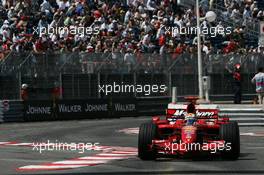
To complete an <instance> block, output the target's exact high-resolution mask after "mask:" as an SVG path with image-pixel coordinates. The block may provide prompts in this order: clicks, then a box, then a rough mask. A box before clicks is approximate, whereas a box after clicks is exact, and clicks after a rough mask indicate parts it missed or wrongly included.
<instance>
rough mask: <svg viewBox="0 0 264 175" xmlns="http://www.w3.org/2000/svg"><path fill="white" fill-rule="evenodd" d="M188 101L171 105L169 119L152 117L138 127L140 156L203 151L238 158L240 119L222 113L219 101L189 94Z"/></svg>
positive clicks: (154, 157) (180, 154) (141, 157)
mask: <svg viewBox="0 0 264 175" xmlns="http://www.w3.org/2000/svg"><path fill="white" fill-rule="evenodd" d="M187 100H188V101H189V102H188V104H173V103H170V104H169V105H168V109H167V114H166V119H163V120H162V119H161V118H160V117H159V116H158V117H153V118H152V121H151V122H148V123H143V124H141V126H140V129H139V136H138V156H139V158H140V159H142V160H154V159H156V158H158V157H166V156H167V157H168V156H169V157H171V156H176V157H177V156H179V157H181V156H182V157H184V156H187V155H189V156H190V157H193V156H195V155H199V154H200V153H205V154H206V153H209V154H214V155H220V156H221V157H222V158H224V159H229V160H236V159H238V157H239V154H240V135H239V127H238V124H237V122H231V121H229V118H227V117H220V116H219V109H218V106H217V105H212V104H200V105H198V104H196V100H197V98H193V97H191V98H187Z"/></svg>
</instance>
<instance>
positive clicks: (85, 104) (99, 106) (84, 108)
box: [55, 99, 111, 120]
mask: <svg viewBox="0 0 264 175" xmlns="http://www.w3.org/2000/svg"><path fill="white" fill-rule="evenodd" d="M110 110H111V108H110V106H109V102H108V100H107V99H89V100H60V101H58V103H57V107H56V112H55V113H56V114H57V115H58V116H57V117H58V119H62V120H65V119H85V118H107V117H108V116H109V112H110Z"/></svg>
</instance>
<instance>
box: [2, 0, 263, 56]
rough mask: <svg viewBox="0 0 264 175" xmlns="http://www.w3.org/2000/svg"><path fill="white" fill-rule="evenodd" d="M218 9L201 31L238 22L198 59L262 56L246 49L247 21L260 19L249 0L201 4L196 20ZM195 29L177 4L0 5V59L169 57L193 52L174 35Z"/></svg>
mask: <svg viewBox="0 0 264 175" xmlns="http://www.w3.org/2000/svg"><path fill="white" fill-rule="evenodd" d="M215 4H218V5H219V4H220V5H221V4H222V5H221V6H222V7H224V10H222V12H221V13H222V15H223V16H224V17H225V18H224V20H223V21H219V20H216V21H215V22H213V23H208V22H207V21H204V22H202V26H201V27H203V28H211V27H216V28H219V27H226V26H224V24H225V22H226V21H228V20H230V19H233V20H235V21H237V22H240V21H241V20H243V22H242V23H243V25H242V26H240V25H239V26H237V27H236V26H235V27H234V26H232V32H231V33H230V34H218V35H217V36H215V37H212V36H210V34H208V35H207V36H203V37H202V41H203V47H202V50H203V52H204V53H206V54H209V53H230V52H238V51H239V52H241V51H248V52H263V47H262V46H258V45H257V46H256V45H255V46H254V45H248V44H247V42H246V27H247V22H248V21H252V20H255V21H260V20H263V18H264V13H263V11H262V10H260V9H259V8H258V3H257V1H253V0H222V1H219V0H201V7H200V14H201V16H202V17H203V16H205V14H206V12H207V11H209V10H211V8H213V7H216V6H215ZM194 26H196V11H195V8H194V6H193V7H190V8H186V7H183V6H180V4H178V1H177V0H116V1H115V0H1V2H0V59H1V60H3V59H4V57H5V56H6V55H7V54H8V53H9V52H10V51H16V52H24V51H33V52H36V53H44V52H87V53H123V54H125V55H126V56H125V59H127V60H129V59H130V55H131V54H143V53H156V54H160V55H162V54H165V53H170V54H172V59H176V58H177V57H178V56H179V55H180V54H182V53H184V52H189V53H193V52H195V50H196V41H197V38H196V34H194V33H192V34H180V33H179V32H178V33H174V34H172V33H173V32H174V31H173V30H170V29H173V28H175V27H177V28H180V27H187V28H188V27H194ZM59 27H62V28H65V29H72V28H75V29H76V28H86V29H87V28H89V29H91V33H89V34H87V33H83V32H69V31H70V30H66V31H65V30H63V31H64V32H63V31H60V32H47V31H46V32H43V29H48V28H59Z"/></svg>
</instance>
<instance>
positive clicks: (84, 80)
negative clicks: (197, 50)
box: [0, 52, 264, 99]
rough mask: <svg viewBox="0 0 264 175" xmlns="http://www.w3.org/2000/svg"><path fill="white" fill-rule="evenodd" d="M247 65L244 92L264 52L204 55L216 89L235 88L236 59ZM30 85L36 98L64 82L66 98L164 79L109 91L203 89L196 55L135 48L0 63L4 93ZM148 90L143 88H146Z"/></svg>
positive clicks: (10, 95) (15, 56)
mask: <svg viewBox="0 0 264 175" xmlns="http://www.w3.org/2000/svg"><path fill="white" fill-rule="evenodd" d="M237 63H239V64H241V67H242V69H241V70H242V78H243V81H242V88H243V93H247V94H250V93H254V85H253V84H251V82H250V80H251V78H252V77H253V75H254V73H256V70H257V68H258V67H259V66H264V61H263V54H252V53H251V54H244V55H241V54H226V55H217V54H215V55H203V74H204V75H208V76H210V77H211V83H212V84H211V87H212V88H211V91H210V93H211V94H215V95H217V94H232V75H231V74H230V71H232V70H233V67H234V65H235V64H237ZM23 83H26V84H28V85H29V90H30V93H29V96H30V98H34V99H49V98H51V96H52V95H51V94H52V93H51V92H52V89H53V88H54V87H55V86H57V85H59V86H60V87H61V88H62V98H64V99H83V98H100V97H105V96H106V94H105V93H103V92H100V86H103V85H113V84H114V83H115V84H118V85H135V86H136V85H151V86H153V85H158V86H160V85H165V86H166V87H167V88H166V91H165V92H158V93H157V92H155V93H153V92H151V93H147V94H146V93H144V92H142V91H140V92H135V91H129V92H120V93H116V92H113V93H109V94H107V96H108V97H119V96H146V95H147V96H167V95H170V89H171V87H173V86H176V87H178V95H196V94H198V70H197V55H196V54H192V53H184V54H181V55H177V56H175V55H173V54H165V55H159V54H155V53H153V54H134V53H125V54H121V53H45V54H36V53H32V52H30V53H15V52H14V53H11V54H9V56H8V57H7V58H6V59H5V60H4V61H3V62H1V63H0V98H1V99H18V98H20V88H21V84H23ZM143 91H144V90H143Z"/></svg>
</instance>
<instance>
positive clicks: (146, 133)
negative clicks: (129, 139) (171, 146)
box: [138, 123, 157, 160]
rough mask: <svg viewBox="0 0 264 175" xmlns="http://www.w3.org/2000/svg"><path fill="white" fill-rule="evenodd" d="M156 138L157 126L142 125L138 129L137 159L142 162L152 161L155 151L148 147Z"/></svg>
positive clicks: (150, 124) (151, 124)
mask: <svg viewBox="0 0 264 175" xmlns="http://www.w3.org/2000/svg"><path fill="white" fill-rule="evenodd" d="M156 137H157V126H156V125H155V124H153V123H143V124H142V125H141V126H140V128H139V135H138V157H139V158H140V159H142V160H154V159H155V158H156V151H155V150H153V149H152V148H151V147H150V145H151V144H152V140H154V139H155V138H156Z"/></svg>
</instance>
